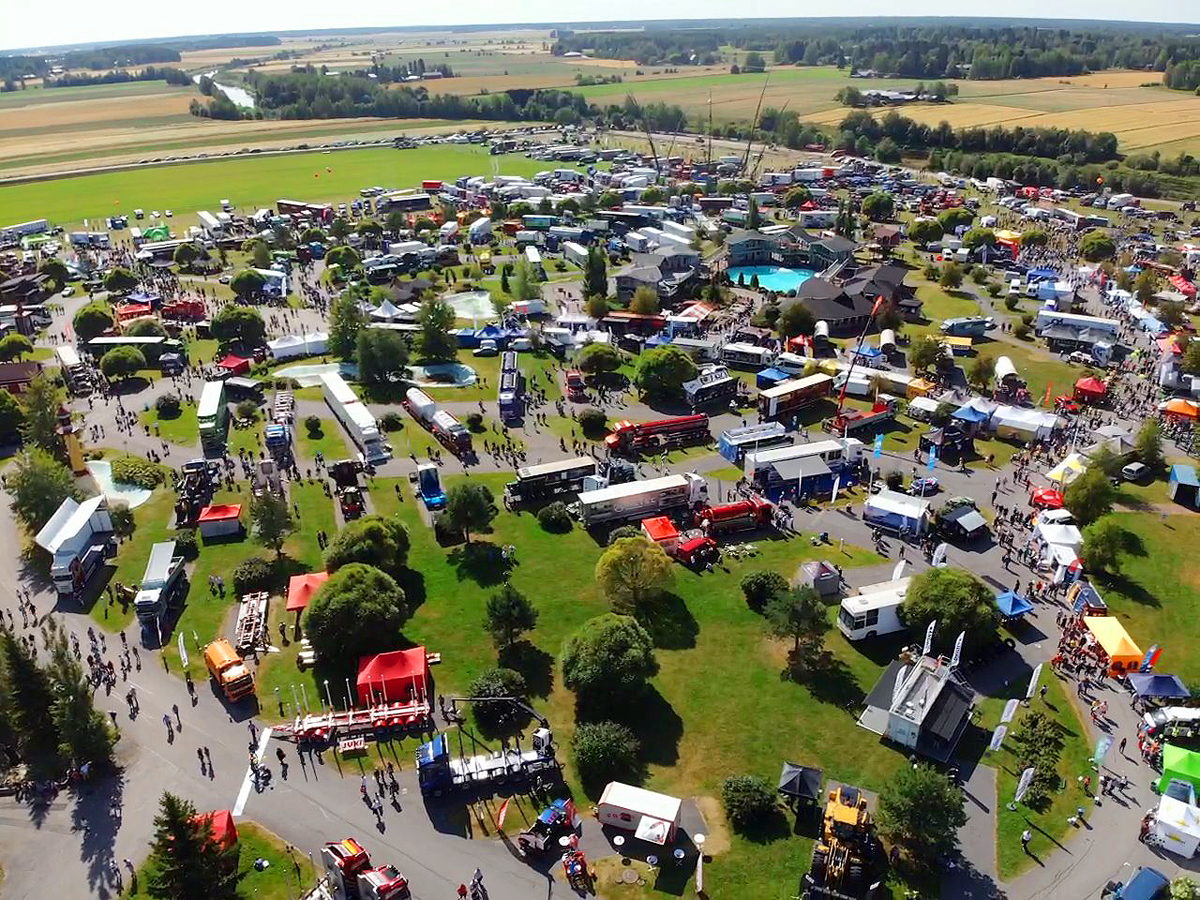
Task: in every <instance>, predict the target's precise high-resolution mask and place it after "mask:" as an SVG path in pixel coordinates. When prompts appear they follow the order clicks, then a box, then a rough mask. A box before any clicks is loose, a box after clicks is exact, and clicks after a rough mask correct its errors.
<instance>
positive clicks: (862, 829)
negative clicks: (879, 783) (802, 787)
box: [800, 785, 880, 900]
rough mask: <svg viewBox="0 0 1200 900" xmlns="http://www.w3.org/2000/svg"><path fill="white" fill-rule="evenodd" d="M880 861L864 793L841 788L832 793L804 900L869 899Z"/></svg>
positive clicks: (803, 885) (804, 887) (802, 890)
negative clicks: (867, 897) (873, 877)
mask: <svg viewBox="0 0 1200 900" xmlns="http://www.w3.org/2000/svg"><path fill="white" fill-rule="evenodd" d="M879 858H880V853H879V839H878V838H877V837H876V836H875V827H874V822H873V821H872V818H871V813H870V812H869V811H868V810H867V798H866V797H864V796H863V793H862V791H860V790H859V789H858V788H856V787H850V786H849V785H839V786H838V787H837V788H836V789H834V790H832V791H830V792H829V800H828V802H826V804H825V812H824V814H823V815H822V819H821V834H820V837H819V838H818V839H817V841H816V843H815V844H814V846H813V855H812V865H811V866H809V870H808V874H807V875H805V876H804V879H803V881H802V882H801V885H800V896H801V898H803V900H861V898H863V897H866V896H869V893H868V892H869V891H870V889H871V887H872V885H871V876H872V874H873V873H874V870H875V867H876V863H877V861H878V860H879Z"/></svg>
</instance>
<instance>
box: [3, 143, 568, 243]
mask: <svg viewBox="0 0 1200 900" xmlns="http://www.w3.org/2000/svg"><path fill="white" fill-rule="evenodd" d="M545 167H546V166H545V163H543V162H539V161H537V160H532V159H526V158H525V157H523V156H499V157H490V156H488V154H487V152H486V151H485V150H481V149H479V148H478V147H474V146H448V145H438V146H431V147H418V148H416V149H413V150H393V149H391V148H389V147H371V148H367V149H363V150H340V151H338V152H336V153H332V152H331V153H316V152H314V153H298V154H292V155H287V156H263V157H254V156H244V157H237V158H234V159H227V160H214V161H210V162H203V163H192V164H188V165H186V166H159V167H153V168H145V169H133V170H128V171H121V172H108V173H104V174H99V175H82V176H78V177H74V178H58V179H52V180H49V181H38V182H30V183H26V184H13V185H6V186H3V187H0V209H4V210H5V215H7V216H8V217H9V218H10V219H12V220H13V221H23V220H26V219H34V218H43V217H44V218H47V219H50V220H51V221H53V222H55V223H57V224H59V225H64V226H67V225H71V224H75V223H80V222H82V221H83V220H84V219H85V218H90V219H97V218H103V217H104V216H109V215H113V214H114V213H118V212H123V213H126V214H129V213H131V211H132V210H133V208H134V207H142V208H144V209H147V210H149V209H151V208H154V209H167V208H169V209H171V210H173V211H174V212H175V215H176V218H177V219H179V218H180V217H181V216H183V217H186V218H184V219H183V223H184V224H186V223H187V222H188V221H190V217H191V216H193V215H194V214H195V213H196V212H197V211H199V210H202V209H213V208H215V207H217V206H218V205H219V202H220V200H221V199H222V198H229V199H231V200H232V201H233V203H234V205H235V207H237V208H238V209H239V210H242V211H251V212H252V211H253V210H255V209H258V208H260V207H264V206H274V204H275V201H276V200H278V199H280V198H281V197H286V198H288V199H292V200H305V201H314V202H315V201H347V200H350V199H351V198H356V197H358V192H359V190H360V189H361V188H364V187H368V186H371V185H375V184H381V185H385V186H390V187H396V188H401V187H411V186H413V185H416V184H419V183H420V182H421V180H422V179H426V178H443V179H448V178H456V177H458V176H459V175H463V174H465V173H477V174H481V175H489V174H510V175H526V176H532V175H533V174H534V173H536V172H539V171H541V170H542V169H544V168H545ZM175 227H176V228H178V227H179V225H178V224H177V225H176V226H175Z"/></svg>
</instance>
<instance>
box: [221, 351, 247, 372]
mask: <svg viewBox="0 0 1200 900" xmlns="http://www.w3.org/2000/svg"><path fill="white" fill-rule="evenodd" d="M217 368H218V369H224V370H225V371H226V372H227V373H229V374H230V375H245V374H246V373H248V372H249V371H250V360H248V359H245V358H244V357H241V356H234V355H233V354H232V353H230V354H229V355H228V356H226V357H225V358H224V359H223V360H221V361H220V362H219V363H217Z"/></svg>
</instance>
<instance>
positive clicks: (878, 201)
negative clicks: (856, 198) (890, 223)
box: [862, 191, 896, 222]
mask: <svg viewBox="0 0 1200 900" xmlns="http://www.w3.org/2000/svg"><path fill="white" fill-rule="evenodd" d="M895 210H896V203H895V201H894V200H893V199H892V195H891V194H888V193H885V192H883V191H876V192H875V193H873V194H868V195H867V196H866V197H864V198H863V202H862V213H863V215H864V216H866V217H867V218H868V219H871V220H873V221H876V222H879V221H882V220H884V219H890V218H891V217H892V213H894V212H895Z"/></svg>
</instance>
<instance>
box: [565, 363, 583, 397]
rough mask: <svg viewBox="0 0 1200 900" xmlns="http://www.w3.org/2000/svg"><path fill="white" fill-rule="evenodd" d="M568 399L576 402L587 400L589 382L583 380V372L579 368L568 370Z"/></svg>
mask: <svg viewBox="0 0 1200 900" xmlns="http://www.w3.org/2000/svg"><path fill="white" fill-rule="evenodd" d="M567 399H568V400H574V401H575V402H576V403H582V402H583V401H585V400H587V384H586V383H585V382H584V380H583V373H582V372H580V371H579V370H578V369H570V370H568V371H567Z"/></svg>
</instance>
